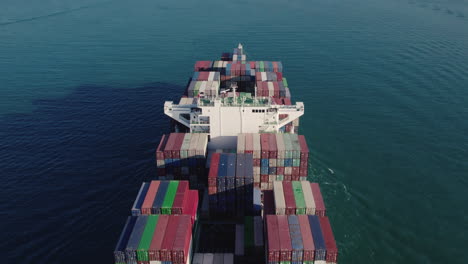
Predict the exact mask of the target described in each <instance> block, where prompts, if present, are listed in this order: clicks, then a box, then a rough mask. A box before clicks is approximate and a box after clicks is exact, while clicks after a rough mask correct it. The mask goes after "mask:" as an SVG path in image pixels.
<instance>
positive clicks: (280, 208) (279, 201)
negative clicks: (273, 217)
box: [273, 181, 286, 215]
mask: <svg viewBox="0 0 468 264" xmlns="http://www.w3.org/2000/svg"><path fill="white" fill-rule="evenodd" d="M273 196H274V198H275V213H276V214H277V215H284V214H285V213H286V202H285V201H284V193H283V183H282V182H280V181H274V182H273Z"/></svg>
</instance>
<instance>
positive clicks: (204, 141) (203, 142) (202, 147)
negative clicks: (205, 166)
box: [196, 133, 208, 158]
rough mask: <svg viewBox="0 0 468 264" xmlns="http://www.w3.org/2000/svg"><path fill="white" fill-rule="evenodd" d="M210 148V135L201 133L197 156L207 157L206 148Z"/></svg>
mask: <svg viewBox="0 0 468 264" xmlns="http://www.w3.org/2000/svg"><path fill="white" fill-rule="evenodd" d="M207 147H208V134H207V133H199V134H198V144H197V153H196V154H197V156H198V157H199V158H205V157H206V148H207Z"/></svg>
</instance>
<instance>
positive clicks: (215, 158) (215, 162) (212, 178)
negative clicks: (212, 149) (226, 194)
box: [208, 153, 220, 187]
mask: <svg viewBox="0 0 468 264" xmlns="http://www.w3.org/2000/svg"><path fill="white" fill-rule="evenodd" d="M219 158H220V153H213V155H211V161H210V171H209V173H208V186H210V187H216V178H217V177H218V168H219Z"/></svg>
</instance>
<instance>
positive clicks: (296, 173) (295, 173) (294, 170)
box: [291, 167, 299, 176]
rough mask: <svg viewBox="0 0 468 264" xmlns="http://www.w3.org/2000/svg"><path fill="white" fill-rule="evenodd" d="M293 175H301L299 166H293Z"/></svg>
mask: <svg viewBox="0 0 468 264" xmlns="http://www.w3.org/2000/svg"><path fill="white" fill-rule="evenodd" d="M291 174H292V176H299V167H292V173H291Z"/></svg>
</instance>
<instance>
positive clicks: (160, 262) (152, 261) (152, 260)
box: [149, 260, 162, 264]
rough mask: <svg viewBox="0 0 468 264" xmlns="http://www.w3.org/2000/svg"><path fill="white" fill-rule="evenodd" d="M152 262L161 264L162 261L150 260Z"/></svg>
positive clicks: (152, 263)
mask: <svg viewBox="0 0 468 264" xmlns="http://www.w3.org/2000/svg"><path fill="white" fill-rule="evenodd" d="M149 263H150V264H161V263H162V261H159V260H152V261H150V262H149Z"/></svg>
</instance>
